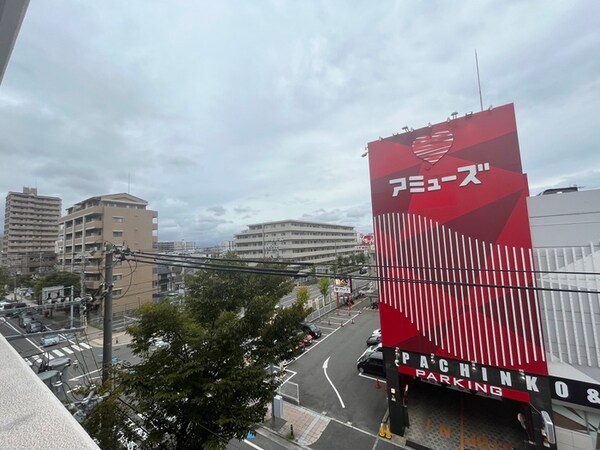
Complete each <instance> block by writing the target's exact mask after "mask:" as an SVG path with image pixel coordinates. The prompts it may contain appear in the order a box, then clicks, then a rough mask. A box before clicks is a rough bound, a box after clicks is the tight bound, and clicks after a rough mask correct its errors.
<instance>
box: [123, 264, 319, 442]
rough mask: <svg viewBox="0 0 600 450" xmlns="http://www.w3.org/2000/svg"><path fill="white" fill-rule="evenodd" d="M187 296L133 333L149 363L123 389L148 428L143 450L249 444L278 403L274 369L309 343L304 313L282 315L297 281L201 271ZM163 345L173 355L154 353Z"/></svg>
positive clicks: (145, 312) (152, 314)
mask: <svg viewBox="0 0 600 450" xmlns="http://www.w3.org/2000/svg"><path fill="white" fill-rule="evenodd" d="M235 265H236V266H240V267H241V266H244V264H242V263H241V262H239V263H236V264H235ZM231 268H232V269H233V268H235V266H234V267H231ZM186 286H187V289H188V294H187V296H186V298H185V300H184V306H183V307H182V308H179V307H177V306H175V305H172V304H170V303H169V302H168V301H162V302H160V303H157V304H148V305H144V306H143V307H142V309H141V311H140V321H139V322H138V323H137V324H136V325H134V326H132V327H131V328H130V329H129V332H130V333H131V335H132V338H133V339H132V344H131V346H132V349H133V352H134V353H135V354H136V355H137V356H139V357H140V358H141V360H142V362H141V363H140V364H138V365H136V366H135V371H134V372H132V373H130V374H125V375H124V377H123V381H122V386H123V388H124V394H125V396H126V397H127V400H128V402H129V403H131V404H132V405H134V407H135V409H136V410H137V411H139V413H140V414H141V416H142V417H143V418H144V419H143V420H144V424H145V425H144V429H145V430H146V431H147V433H148V434H147V437H146V439H145V440H144V441H143V443H142V446H143V447H144V448H161V449H163V448H177V449H196V448H207V449H220V448H225V446H226V445H227V443H228V441H230V440H231V439H233V438H237V439H243V438H244V437H245V436H246V435H247V433H248V432H249V431H254V430H255V427H256V424H257V423H260V422H262V421H263V419H264V416H265V414H266V411H267V406H268V404H269V403H270V401H271V399H272V397H273V395H274V394H275V390H276V388H277V386H278V383H279V381H278V380H279V377H278V373H277V372H278V371H273V370H272V369H271V368H272V367H274V366H275V367H276V366H278V365H279V364H280V363H281V362H282V361H285V360H289V359H290V358H292V357H293V356H294V355H295V354H296V353H297V352H298V351H299V350H297V345H298V343H299V341H300V339H301V338H302V337H303V336H302V335H301V334H300V333H299V332H300V323H301V322H302V321H303V320H304V318H305V317H306V315H307V314H308V312H309V311H308V310H307V309H306V308H305V305H304V303H303V302H295V303H294V304H293V305H292V306H291V307H289V308H285V309H277V308H276V305H277V303H278V301H279V299H280V298H281V297H282V296H284V295H285V294H287V293H289V292H290V291H291V289H292V284H291V282H290V281H289V279H286V278H283V277H278V276H272V275H256V274H248V273H243V272H240V271H236V270H232V271H220V272H215V271H206V270H200V271H198V272H197V273H195V274H194V275H192V276H188V278H186ZM157 338H158V339H162V340H163V341H165V342H166V343H168V347H163V348H160V349H158V348H155V347H153V346H152V345H151V342H152V341H153V340H155V339H157ZM273 365H274V366H273ZM272 372H275V373H272Z"/></svg>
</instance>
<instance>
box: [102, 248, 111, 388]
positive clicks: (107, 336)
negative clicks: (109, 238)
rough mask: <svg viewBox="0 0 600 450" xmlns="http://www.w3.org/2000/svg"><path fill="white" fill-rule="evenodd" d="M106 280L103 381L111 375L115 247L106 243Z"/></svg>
mask: <svg viewBox="0 0 600 450" xmlns="http://www.w3.org/2000/svg"><path fill="white" fill-rule="evenodd" d="M104 261H105V268H104V280H105V283H106V293H105V296H104V342H103V343H102V383H104V382H106V380H108V377H109V372H110V365H111V363H112V288H113V270H112V265H113V248H112V245H110V244H106V248H105V259H104Z"/></svg>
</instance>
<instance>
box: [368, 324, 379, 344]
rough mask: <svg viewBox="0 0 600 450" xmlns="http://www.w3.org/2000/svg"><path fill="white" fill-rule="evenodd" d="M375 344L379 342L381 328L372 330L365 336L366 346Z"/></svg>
mask: <svg viewBox="0 0 600 450" xmlns="http://www.w3.org/2000/svg"><path fill="white" fill-rule="evenodd" d="M377 344H381V328H378V329H376V330H374V331H373V333H371V336H369V337H368V338H367V347H370V346H372V345H377Z"/></svg>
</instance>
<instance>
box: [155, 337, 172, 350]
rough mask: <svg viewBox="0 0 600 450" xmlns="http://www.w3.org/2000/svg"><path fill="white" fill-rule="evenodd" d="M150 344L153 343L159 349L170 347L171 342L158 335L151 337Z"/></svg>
mask: <svg viewBox="0 0 600 450" xmlns="http://www.w3.org/2000/svg"><path fill="white" fill-rule="evenodd" d="M150 345H153V346H154V347H156V348H157V349H161V348H168V347H170V346H171V344H169V343H168V342H165V341H163V340H162V339H161V338H158V337H156V338H152V339H150Z"/></svg>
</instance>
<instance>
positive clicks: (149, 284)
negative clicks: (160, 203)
mask: <svg viewBox="0 0 600 450" xmlns="http://www.w3.org/2000/svg"><path fill="white" fill-rule="evenodd" d="M147 205H148V202H146V201H145V200H142V199H140V198H138V197H135V196H133V195H130V194H124V193H123V194H111V195H101V196H96V197H91V198H88V199H86V200H84V201H82V202H79V203H76V204H75V205H73V206H71V207H70V208H68V209H67V215H66V216H64V217H62V218H61V219H60V221H59V223H60V235H59V241H58V249H59V255H58V258H59V265H60V267H61V268H62V270H67V271H71V272H77V273H82V272H83V273H84V279H85V288H86V290H87V291H88V292H94V291H98V289H99V287H100V284H101V283H102V282H103V281H104V273H105V265H104V261H105V251H104V249H105V245H106V244H108V243H110V244H112V245H114V246H117V247H121V246H123V247H128V248H129V249H131V250H144V251H155V250H154V249H155V248H156V243H157V241H158V237H157V231H158V213H157V212H156V211H152V210H149V209H146V208H147ZM156 291H157V270H156V267H155V266H154V265H149V264H129V263H128V262H127V261H125V262H123V261H115V262H114V265H113V291H112V293H113V312H114V313H115V314H118V313H123V312H126V311H131V310H134V309H137V308H139V307H140V306H141V305H143V304H144V303H148V302H150V301H151V300H152V296H153V294H155V293H156Z"/></svg>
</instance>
